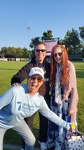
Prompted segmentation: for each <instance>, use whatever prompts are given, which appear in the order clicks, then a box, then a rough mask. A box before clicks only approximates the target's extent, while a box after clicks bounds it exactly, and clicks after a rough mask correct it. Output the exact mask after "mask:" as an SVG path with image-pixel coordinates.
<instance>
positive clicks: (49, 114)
mask: <svg viewBox="0 0 84 150" xmlns="http://www.w3.org/2000/svg"><path fill="white" fill-rule="evenodd" d="M39 111H40V113H41V114H42V115H43V116H45V117H46V118H48V119H49V120H50V121H52V122H54V123H55V124H57V125H60V126H62V127H64V128H66V129H68V130H69V129H70V124H69V123H67V122H65V121H64V120H63V119H61V118H60V117H58V116H57V115H56V114H55V113H54V112H52V111H51V110H50V109H49V107H48V106H47V104H46V102H45V100H44V99H43V101H42V104H41V106H40V110H39Z"/></svg>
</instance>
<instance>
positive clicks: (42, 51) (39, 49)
mask: <svg viewBox="0 0 84 150" xmlns="http://www.w3.org/2000/svg"><path fill="white" fill-rule="evenodd" d="M35 55H36V60H37V61H38V62H39V63H43V61H44V59H45V57H46V47H45V45H44V44H39V45H37V46H36V49H35Z"/></svg>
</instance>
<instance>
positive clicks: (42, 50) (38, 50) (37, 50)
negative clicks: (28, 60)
mask: <svg viewBox="0 0 84 150" xmlns="http://www.w3.org/2000/svg"><path fill="white" fill-rule="evenodd" d="M45 51H46V49H36V52H38V53H39V52H42V53H43V52H45Z"/></svg>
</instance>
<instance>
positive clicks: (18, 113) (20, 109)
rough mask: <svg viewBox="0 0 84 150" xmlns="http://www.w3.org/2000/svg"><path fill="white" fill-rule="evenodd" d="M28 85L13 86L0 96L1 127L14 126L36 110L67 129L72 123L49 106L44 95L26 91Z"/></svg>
mask: <svg viewBox="0 0 84 150" xmlns="http://www.w3.org/2000/svg"><path fill="white" fill-rule="evenodd" d="M26 90H27V85H24V84H23V85H21V86H18V87H17V86H13V87H11V88H10V89H9V90H7V91H6V92H5V93H4V94H3V95H2V96H1V97H0V127H3V128H7V129H9V128H12V127H14V126H15V125H16V124H17V123H18V122H21V120H22V119H24V118H26V117H30V116H32V115H33V114H34V113H35V112H36V111H39V112H40V113H41V114H42V115H44V116H45V117H47V118H48V119H49V120H51V121H52V122H54V123H55V124H58V125H60V126H62V127H64V128H66V129H70V124H69V123H66V122H65V121H63V120H62V119H61V118H59V117H58V116H57V115H56V114H55V113H53V112H52V111H51V110H50V109H49V108H48V106H47V104H46V101H45V99H44V97H43V96H40V95H39V93H36V94H35V95H34V96H30V95H29V94H28V93H26Z"/></svg>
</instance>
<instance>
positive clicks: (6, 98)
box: [0, 87, 13, 109]
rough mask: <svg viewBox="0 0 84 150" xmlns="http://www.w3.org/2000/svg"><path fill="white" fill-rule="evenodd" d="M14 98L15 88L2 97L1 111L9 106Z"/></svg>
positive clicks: (0, 98)
mask: <svg viewBox="0 0 84 150" xmlns="http://www.w3.org/2000/svg"><path fill="white" fill-rule="evenodd" d="M12 98H13V87H12V88H10V89H9V90H7V91H6V92H5V93H4V94H3V95H2V96H1V97H0V109H2V108H3V107H5V106H6V105H8V104H9V103H10V102H11V100H12Z"/></svg>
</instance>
